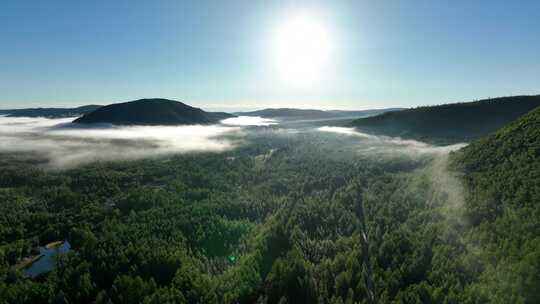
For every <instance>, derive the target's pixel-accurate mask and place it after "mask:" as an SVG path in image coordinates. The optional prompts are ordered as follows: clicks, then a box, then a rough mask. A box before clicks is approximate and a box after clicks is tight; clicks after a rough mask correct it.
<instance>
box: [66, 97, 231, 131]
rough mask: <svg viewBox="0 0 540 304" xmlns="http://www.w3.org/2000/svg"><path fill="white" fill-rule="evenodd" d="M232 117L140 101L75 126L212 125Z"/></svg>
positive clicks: (111, 108)
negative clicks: (85, 124) (99, 124)
mask: <svg viewBox="0 0 540 304" xmlns="http://www.w3.org/2000/svg"><path fill="white" fill-rule="evenodd" d="M231 116H232V115H230V114H227V113H211V112H205V111H203V110H201V109H199V108H194V107H191V106H188V105H186V104H184V103H181V102H179V101H175V100H169V99H160V98H154V99H139V100H135V101H130V102H124V103H116V104H111V105H108V106H104V107H101V108H99V109H98V110H96V111H94V112H91V113H88V114H86V115H84V116H82V117H80V118H78V119H76V120H75V121H74V122H75V123H111V124H118V125H190V124H208V123H214V122H217V121H219V120H220V119H224V118H227V117H231Z"/></svg>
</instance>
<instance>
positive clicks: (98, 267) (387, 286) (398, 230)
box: [0, 112, 540, 304]
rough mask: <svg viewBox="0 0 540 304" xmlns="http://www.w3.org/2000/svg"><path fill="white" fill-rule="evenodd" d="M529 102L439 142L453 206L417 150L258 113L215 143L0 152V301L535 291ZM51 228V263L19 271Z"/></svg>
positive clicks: (466, 298)
mask: <svg viewBox="0 0 540 304" xmlns="http://www.w3.org/2000/svg"><path fill="white" fill-rule="evenodd" d="M534 113H536V112H534ZM536 115H537V114H534V115H533V114H531V115H530V116H526V117H525V118H524V119H525V120H524V121H526V122H527V123H524V124H521V123H519V122H518V123H516V124H513V125H512V126H510V127H509V128H507V129H504V130H503V131H501V132H499V133H498V134H497V135H494V137H489V138H487V139H486V140H484V141H483V142H482V143H481V144H480V143H479V144H476V143H475V144H472V145H471V146H470V147H469V148H467V149H465V150H464V151H463V152H460V153H459V154H457V155H455V156H454V157H455V161H454V166H455V167H456V168H458V169H460V170H464V171H465V172H467V175H466V177H465V178H466V182H467V184H468V185H471V186H470V187H471V190H474V189H476V188H477V189H478V190H477V191H476V190H474V191H471V196H470V197H468V198H467V205H466V208H465V209H466V212H465V213H466V217H465V219H467V220H463V217H461V213H460V212H461V211H462V210H457V211H456V210H454V211H449V210H448V205H449V204H450V203H451V202H449V199H448V195H447V193H446V195H437V194H436V191H434V187H435V186H434V184H433V178H432V176H431V175H432V173H431V171H430V170H431V167H430V166H431V164H432V159H431V157H425V158H418V157H414V158H408V157H407V156H403V157H399V158H393V159H386V158H383V159H379V158H371V157H365V156H363V155H359V154H358V153H357V148H358V146H357V145H356V144H351V141H350V140H349V139H348V138H344V137H336V136H334V135H328V134H312V133H307V132H306V133H301V134H296V135H294V136H289V135H283V134H282V133H279V132H276V133H273V130H272V128H268V129H261V130H259V131H257V132H253V133H249V134H248V135H247V136H248V137H247V139H246V142H247V143H246V144H245V145H244V146H242V147H240V148H238V149H236V150H234V151H230V152H225V153H200V154H185V155H176V156H170V157H162V158H155V159H149V160H141V161H132V162H114V163H101V164H100V163H96V164H92V165H89V166H85V167H82V168H78V169H72V170H68V171H44V170H41V169H38V167H37V166H36V164H35V163H33V162H29V161H28V160H26V159H19V158H18V157H16V156H13V155H9V156H8V155H5V157H2V158H0V211H1V212H0V302H1V303H351V304H352V303H369V297H370V294H371V293H373V296H374V298H375V299H377V302H378V303H488V302H496V300H497V299H500V301H499V302H501V303H514V302H517V303H519V302H521V303H535V302H537V300H538V296H539V295H538V292H537V290H538V288H535V286H538V284H539V283H540V282H539V277H538V273H539V270H538V267H540V258H539V257H540V255H539V254H538V252H540V238H539V237H538V235H540V231H538V227H540V223H538V218H540V211H538V209H537V207H536V204H535V203H534V202H535V201H538V193H539V192H538V191H537V189H538V184H539V183H538V182H537V181H538V175H537V174H536V173H535V172H539V171H538V168H537V166H538V159H537V157H538V153H537V151H538V150H537V149H536V147H537V146H536V145H537V142H538V141H537V140H533V138H534V137H536V136H537V132H538V129H540V128H538V127H537V125H531V123H533V124H534V123H536V122H535V121H536V120H535V117H536ZM531 126H532V127H531ZM500 134H506V135H505V136H503V137H501V136H502V135H500ZM520 137H522V139H518V138H520ZM514 138H516V139H515V140H514ZM495 139H504V141H507V140H510V139H512V142H513V143H512V144H510V143H509V144H504V143H502V142H500V141H499V140H497V141H496V142H493V144H492V143H491V141H492V140H495ZM485 145H486V146H488V147H490V149H491V150H492V151H490V152H489V153H488V152H484V151H483V148H482V147H484V146H485ZM336 146H339V147H340V151H339V152H336V149H335V147H336ZM498 149H500V150H501V151H496V150H498ZM507 150H508V151H513V152H508V153H506V152H504V151H507ZM524 151H526V152H524ZM467 154H470V157H464V156H463V155H467ZM491 158H495V160H492V159H491ZM525 160H527V161H525ZM509 163H511V164H513V165H510V164H509ZM513 168H518V169H516V170H518V171H516V172H520V174H521V175H520V176H517V175H513V173H512V172H513V171H512V170H514V169H513ZM519 168H521V169H519ZM535 174H536V175H535ZM535 178H536V180H534V179H535ZM525 179H531V182H530V183H529V182H528V181H527V180H525ZM503 181H504V182H505V183H503V184H501V183H502V182H503ZM475 191H476V192H475ZM483 197H489V198H490V200H493V201H494V202H497V204H487V203H486V201H485V200H479V199H476V200H475V198H483ZM492 206H494V207H492ZM364 235H365V238H364ZM63 239H67V240H69V242H70V243H71V245H72V248H73V252H72V253H71V254H68V255H66V256H63V257H62V259H61V260H59V263H58V266H57V268H56V269H55V270H54V271H52V272H50V273H46V274H43V275H41V276H39V277H37V278H33V279H30V278H24V277H23V276H22V274H21V271H20V269H19V268H18V266H19V265H20V263H21V262H22V261H23V260H24V258H25V257H28V256H32V255H35V254H36V252H35V250H36V248H37V246H38V245H44V244H45V243H46V242H49V241H54V240H63ZM231 255H233V256H235V257H236V261H235V263H230V262H229V260H228V257H229V256H231ZM368 266H369V267H368Z"/></svg>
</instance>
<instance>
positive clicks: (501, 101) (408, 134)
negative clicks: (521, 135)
mask: <svg viewBox="0 0 540 304" xmlns="http://www.w3.org/2000/svg"><path fill="white" fill-rule="evenodd" d="M539 106H540V95H537V96H513V97H501V98H495V99H486V100H480V101H475V102H467V103H455V104H445V105H439V106H428V107H418V108H414V109H408V110H403V111H398V112H388V113H384V114H381V115H378V116H373V117H368V118H362V119H358V120H355V121H353V122H352V123H351V126H354V127H356V128H358V129H359V130H361V131H363V132H367V133H374V134H381V135H387V136H399V137H402V138H407V139H416V140H421V141H426V142H431V143H443V144H452V143H459V142H469V141H471V140H474V139H478V138H480V137H481V136H484V135H487V134H489V133H491V132H494V131H495V130H497V129H499V128H501V127H503V126H505V125H506V124H508V123H510V122H512V121H513V120H515V119H517V118H518V117H520V116H522V115H524V114H525V113H527V112H529V111H531V110H532V109H534V108H536V107H539Z"/></svg>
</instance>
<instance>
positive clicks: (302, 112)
mask: <svg viewBox="0 0 540 304" xmlns="http://www.w3.org/2000/svg"><path fill="white" fill-rule="evenodd" d="M399 110H402V109H401V108H388V109H374V110H359V111H346V110H326V111H325V110H316V109H295V108H267V109H262V110H257V111H250V112H236V113H235V114H236V115H242V116H259V117H262V118H281V119H331V118H341V117H365V116H371V115H377V114H381V113H385V112H388V111H399Z"/></svg>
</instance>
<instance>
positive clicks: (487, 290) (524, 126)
mask: <svg viewBox="0 0 540 304" xmlns="http://www.w3.org/2000/svg"><path fill="white" fill-rule="evenodd" d="M451 159H452V166H453V168H454V169H455V170H457V171H459V172H461V173H462V174H463V179H464V182H465V185H466V187H467V190H468V195H467V199H466V204H465V215H466V218H467V220H468V222H469V223H470V225H471V226H472V228H471V232H470V236H471V240H472V241H473V242H474V243H475V246H479V248H482V251H481V252H482V254H480V255H479V259H478V260H479V261H482V263H483V268H484V269H485V271H484V273H483V274H482V276H481V277H480V281H479V282H478V284H476V285H473V287H472V290H471V293H472V294H476V295H478V297H479V298H480V297H483V298H485V299H487V301H486V302H499V303H539V301H540V290H539V289H538V288H537V287H538V286H540V237H539V236H540V108H537V109H535V110H533V111H531V112H529V113H528V114H526V115H525V116H523V117H522V118H520V119H518V120H516V121H514V122H512V123H511V124H510V125H508V126H506V127H504V128H502V129H500V130H499V131H497V132H495V133H493V134H491V135H489V136H486V137H484V138H482V139H480V140H477V141H474V142H473V143H471V144H470V145H469V146H467V147H465V148H463V149H462V150H460V151H458V152H456V153H455V154H453V155H452V157H451Z"/></svg>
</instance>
